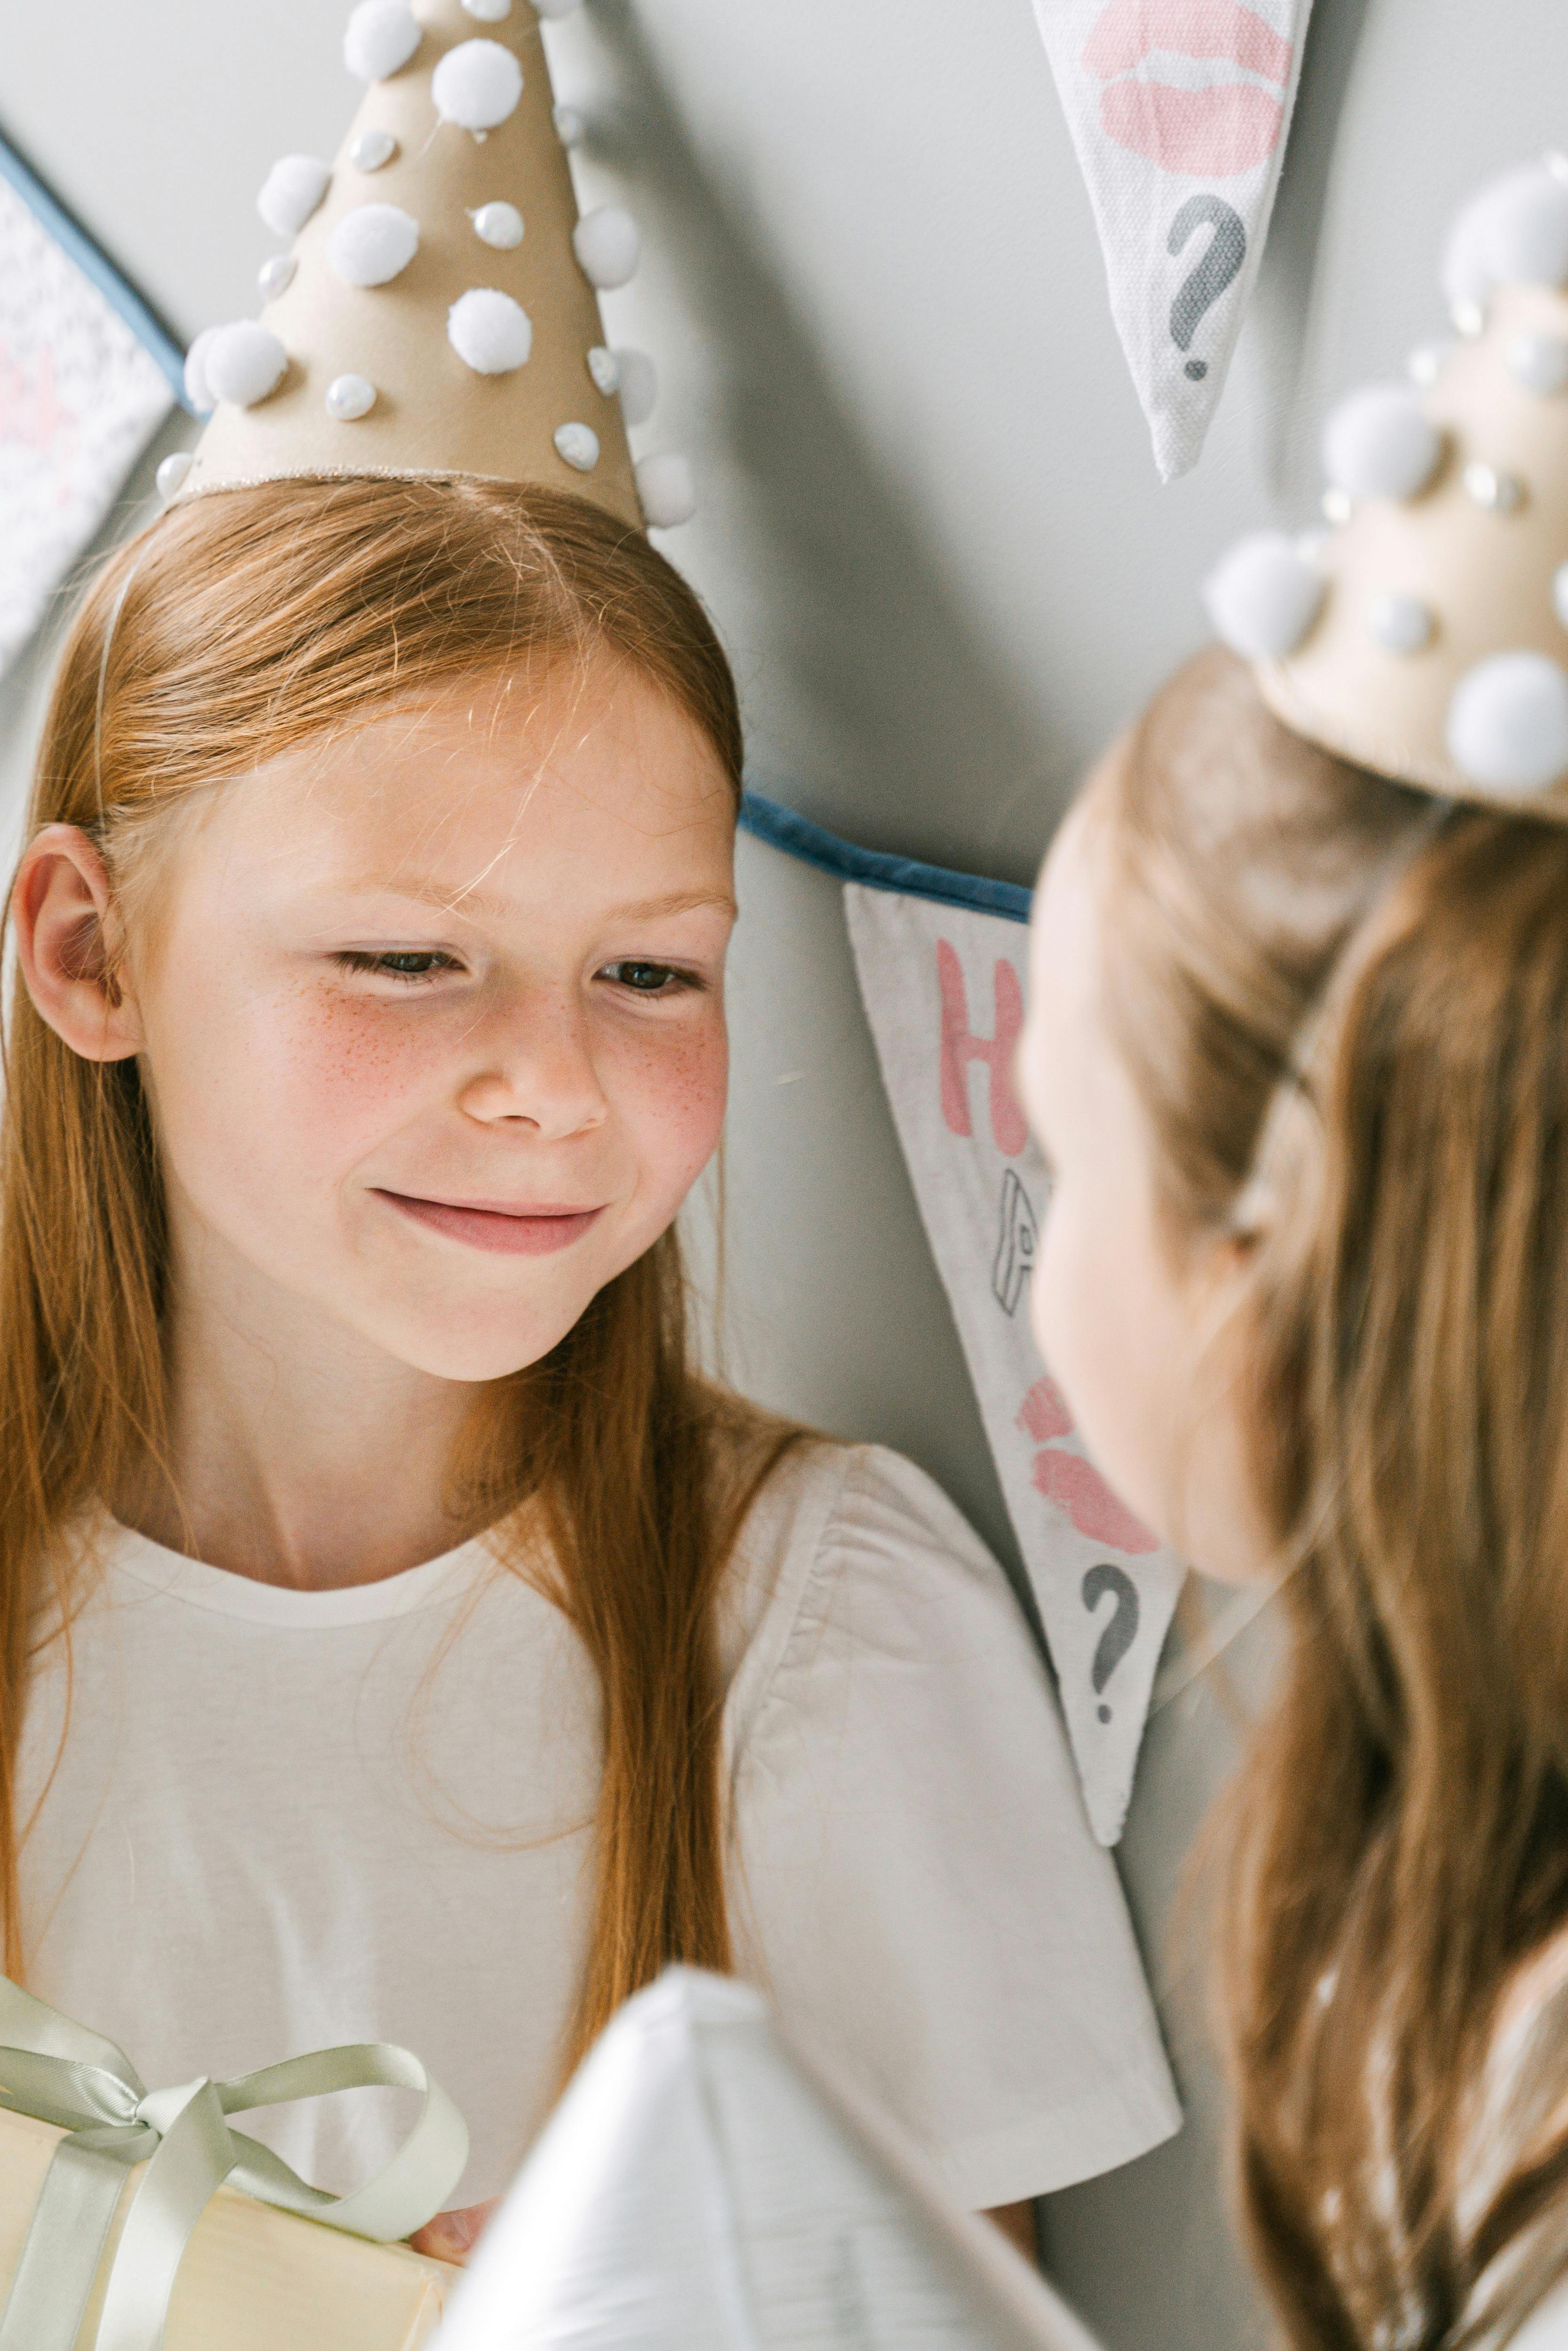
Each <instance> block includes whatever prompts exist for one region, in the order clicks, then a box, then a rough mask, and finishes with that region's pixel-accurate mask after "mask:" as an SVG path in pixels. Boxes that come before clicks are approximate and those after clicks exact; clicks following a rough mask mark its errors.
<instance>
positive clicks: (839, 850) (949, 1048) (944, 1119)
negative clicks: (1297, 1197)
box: [741, 793, 1182, 1845]
mask: <svg viewBox="0 0 1568 2351" xmlns="http://www.w3.org/2000/svg"><path fill="white" fill-rule="evenodd" d="M741 822H742V824H743V825H744V826H745V827H746V829H747V831H750V832H752V833H754V834H755V835H757V836H758V838H759V839H762V840H765V841H768V842H770V843H771V845H772V846H774V847H775V848H779V849H782V850H784V851H786V852H788V853H789V854H790V855H793V856H796V857H800V858H803V859H805V860H806V862H809V863H810V864H813V865H816V866H818V867H819V868H821V870H822V871H823V872H828V873H830V874H831V875H833V876H834V877H835V878H836V879H839V880H841V881H842V882H843V883H844V904H845V912H846V915H847V919H848V923H849V932H850V940H851V945H852V948H853V952H854V959H855V968H856V972H857V975H858V977H859V980H860V987H861V994H862V999H863V1002H864V1005H865V1009H866V1016H867V1019H868V1020H869V1022H870V1025H871V1029H872V1034H873V1038H874V1040H875V1043H876V1050H877V1057H878V1060H879V1062H880V1064H881V1068H882V1074H883V1083H884V1085H885V1087H886V1090H887V1097H888V1102H889V1105H890V1107H891V1109H892V1112H893V1118H894V1125H895V1127H896V1129H897V1131H898V1138H899V1142H900V1144H901V1145H902V1147H903V1151H904V1161H905V1164H906V1165H907V1166H908V1169H909V1175H910V1180H911V1182H912V1184H913V1186H914V1189H915V1199H916V1202H917V1204H918V1206H919V1209H920V1216H921V1221H922V1223H923V1225H924V1227H925V1234H926V1238H927V1239H928V1240H929V1242H930V1245H931V1251H932V1255H933V1256H934V1258H935V1259H936V1267H937V1270H938V1272H939V1273H940V1275H941V1277H942V1282H943V1287H944V1288H945V1290H946V1293H947V1298H948V1302H949V1304H950V1305H951V1307H952V1310H953V1318H954V1321H955V1322H956V1324H957V1328H958V1336H959V1339H960V1342H961V1343H962V1345H963V1350H964V1358H965V1362H966V1364H967V1367H968V1371H969V1376H970V1379H971V1381H972V1382H973V1384H974V1388H975V1393H976V1395H977V1398H978V1401H979V1405H980V1411H981V1416H982V1417H983V1419H984V1422H985V1426H986V1434H987V1437H988V1440H989V1443H990V1447H991V1452H992V1456H993V1458H994V1459H995V1461H996V1465H997V1472H998V1478H999V1479H1000V1481H1001V1487H1002V1492H1003V1495H1004V1496H1005V1498H1006V1500H1007V1505H1008V1510H1009V1516H1010V1518H1011V1520H1012V1523H1013V1529H1014V1531H1015V1533H1016V1534H1017V1537H1018V1541H1019V1549H1020V1551H1021V1552H1022V1553H1023V1558H1024V1563H1025V1566H1026V1568H1027V1570H1028V1573H1029V1576H1030V1584H1031V1587H1032V1589H1033V1591H1034V1593H1035V1597H1036V1600H1037V1602H1038V1604H1039V1607H1040V1619H1041V1622H1042V1624H1043V1625H1044V1627H1045V1635H1046V1640H1047V1642H1048V1644H1049V1645H1050V1648H1051V1662H1052V1664H1053V1666H1054V1667H1055V1668H1056V1674H1057V1679H1058V1684H1059V1687H1060V1690H1061V1706H1062V1712H1063V1715H1064V1717H1065V1719H1066V1724H1067V1731H1068V1737H1069V1739H1070V1740H1071V1745H1072V1751H1073V1756H1074V1759H1075V1761H1076V1762H1077V1765H1078V1771H1079V1776H1080V1780H1081V1782H1082V1788H1083V1798H1084V1805H1085V1809H1086V1810H1087V1813H1088V1815H1089V1821H1090V1824H1091V1826H1092V1829H1093V1832H1094V1834H1095V1836H1096V1837H1097V1838H1098V1839H1099V1841H1100V1843H1101V1844H1106V1845H1110V1844H1115V1843H1116V1840H1117V1839H1118V1837H1119V1836H1120V1835H1121V1833H1122V1824H1123V1822H1124V1818H1125V1815H1126V1810H1127V1804H1128V1802H1129V1799H1130V1797H1131V1794H1132V1788H1133V1776H1134V1770H1135V1768H1136V1765H1137V1759H1138V1749H1139V1745H1140V1743H1141V1741H1142V1739H1143V1732H1144V1724H1145V1719H1146V1716H1147V1713H1148V1706H1149V1695H1150V1691H1151V1688H1152V1687H1153V1684H1154V1678H1155V1670H1156V1668H1157V1667H1158V1664H1159V1659H1160V1652H1161V1649H1162V1648H1163V1646H1164V1644H1165V1638H1166V1632H1167V1630H1168V1629H1169V1625H1170V1620H1171V1616H1172V1614H1173V1612H1174V1610H1175V1607H1176V1595H1177V1593H1178V1592H1179V1591H1180V1589H1181V1583H1182V1570H1181V1568H1180V1566H1179V1565H1178V1564H1177V1562H1176V1560H1175V1559H1173V1558H1172V1556H1171V1555H1170V1553H1169V1552H1165V1551H1162V1550H1161V1549H1160V1548H1159V1546H1158V1544H1157V1543H1156V1542H1155V1539H1154V1537H1153V1536H1152V1535H1150V1534H1149V1533H1148V1532H1147V1531H1146V1530H1145V1528H1143V1527H1141V1526H1140V1525H1139V1524H1138V1522H1137V1520H1135V1519H1134V1517H1133V1516H1132V1514H1131V1512H1130V1511H1128V1510H1126V1509H1125V1508H1124V1505H1123V1504H1122V1503H1121V1502H1120V1501H1119V1500H1118V1499H1117V1498H1116V1496H1115V1495H1114V1494H1113V1493H1112V1491H1111V1489H1110V1488H1109V1487H1108V1486H1107V1485H1106V1484H1105V1482H1104V1480H1103V1479H1102V1478H1101V1477H1100V1476H1099V1474H1098V1472H1097V1471H1096V1470H1095V1469H1094V1468H1093V1467H1092V1464H1091V1463H1090V1462H1089V1461H1088V1460H1086V1459H1085V1458H1084V1454H1083V1448H1082V1445H1081V1444H1080V1442H1079V1439H1078V1437H1077V1436H1076V1434H1075V1432H1074V1430H1073V1427H1072V1422H1071V1416H1070V1414H1069V1413H1068V1411H1067V1408H1066V1406H1065V1405H1064V1403H1063V1401H1062V1398H1061V1394H1060V1393H1059V1391H1058V1390H1057V1388H1056V1386H1055V1384H1054V1383H1053V1382H1052V1381H1051V1379H1050V1378H1049V1377H1048V1376H1047V1375H1046V1374H1045V1372H1044V1370H1043V1367H1042V1365H1041V1364H1040V1357H1039V1354H1038V1353H1037V1352H1036V1349H1035V1344H1034V1340H1033V1337H1032V1335H1031V1332H1030V1323H1029V1311H1028V1307H1029V1278H1030V1267H1031V1266H1032V1264H1033V1261H1034V1252H1035V1244H1036V1240H1037V1238H1038V1236H1039V1232H1040V1220H1041V1217H1042V1216H1043V1214H1044V1210H1045V1204H1046V1195H1047V1189H1048V1186H1047V1178H1046V1173H1045V1168H1044V1165H1043V1164H1042V1162H1041V1160H1040V1154H1039V1152H1038V1151H1037V1150H1036V1148H1035V1145H1034V1144H1033V1143H1032V1141H1031V1140H1030V1134H1029V1129H1028V1126H1027V1124H1026V1123H1025V1120H1024V1116H1023V1113H1022V1111H1021V1109H1020V1108H1019V1102H1018V1099H1017V1096H1016V1094H1015V1092H1014V1091H1013V1084H1012V1060H1013V1054H1014V1050H1015V1049H1016V1047H1017V1043H1018V1038H1019V1030H1020V1029H1021V1028H1022V1026H1023V1013H1024V950H1025V945H1026V937H1027V934H1026V932H1025V929H1024V925H1025V923H1026V921H1027V919H1028V914H1029V909H1030V892H1029V891H1027V890H1023V889H1019V887H1017V885H1016V884H1013V883H1005V882H992V881H988V880H986V879H984V878H983V877H981V876H978V875H974V874H967V873H951V872H944V871H941V870H939V869H937V868H934V867H931V866H927V865H921V864H918V863H916V862H914V861H912V860H909V859H904V858H893V857H885V856H881V855H878V854H877V853H875V852H871V851H866V850H862V849H856V848H854V847H852V845H851V844H850V843H849V842H847V841H840V840H838V839H837V838H836V837H835V836H834V835H833V834H831V833H829V832H825V831H822V829H821V827H820V826H817V825H814V824H811V823H810V822H809V821H808V820H806V819H804V818H802V817H800V816H798V815H796V814H795V812H794V811H793V810H789V809H785V808H780V807H779V805H778V804H777V803H776V802H773V801H771V800H765V799H761V798H760V797H759V796H758V795H757V794H755V793H747V799H746V803H745V807H744V809H743V811H742V816H741Z"/></svg>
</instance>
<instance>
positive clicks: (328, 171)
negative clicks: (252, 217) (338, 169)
mask: <svg viewBox="0 0 1568 2351" xmlns="http://www.w3.org/2000/svg"><path fill="white" fill-rule="evenodd" d="M331 177H332V167H331V165H330V164H329V163H323V162H322V161H321V159H320V157H319V155H280V156H279V157H278V159H277V162H276V163H275V164H274V165H273V167H272V169H271V171H270V172H268V173H267V177H266V179H265V180H264V181H263V182H262V183H261V193H260V194H259V195H258V196H257V198H256V211H257V212H258V213H259V214H261V217H262V219H263V220H264V221H265V222H266V223H267V227H268V228H269V229H270V230H271V231H272V234H273V235H274V236H298V234H299V231H300V230H301V229H302V228H303V227H304V225H305V224H306V222H307V221H308V219H309V217H310V215H311V214H312V213H313V212H314V211H315V209H316V207H317V205H318V204H319V203H320V201H321V199H322V197H323V196H324V195H325V194H326V193H327V186H328V183H329V180H330V179H331Z"/></svg>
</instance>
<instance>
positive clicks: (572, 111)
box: [552, 106, 588, 147]
mask: <svg viewBox="0 0 1568 2351" xmlns="http://www.w3.org/2000/svg"><path fill="white" fill-rule="evenodd" d="M552 120H553V121H554V123H555V135H556V137H557V138H558V139H559V141H560V143H561V145H562V146H563V147H577V146H580V144H581V142H582V141H583V140H584V139H586V138H587V136H588V119H587V117H586V116H585V115H582V114H580V113H579V112H578V110H577V109H576V107H575V106H558V107H557V108H556V109H555V111H554V115H553V117H552Z"/></svg>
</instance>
